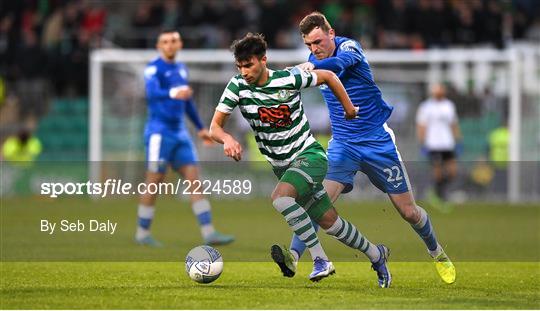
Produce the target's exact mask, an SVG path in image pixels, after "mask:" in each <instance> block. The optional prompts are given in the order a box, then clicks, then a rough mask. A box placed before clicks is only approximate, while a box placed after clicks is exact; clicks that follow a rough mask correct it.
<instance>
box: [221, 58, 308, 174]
mask: <svg viewBox="0 0 540 311" xmlns="http://www.w3.org/2000/svg"><path fill="white" fill-rule="evenodd" d="M268 73H269V78H268V81H267V82H266V83H265V84H264V85H263V86H256V85H249V84H248V83H247V82H246V81H245V80H244V79H243V78H242V76H241V75H237V76H235V77H233V78H231V80H230V81H229V83H228V84H227V87H226V88H225V91H224V92H223V95H222V96H221V99H220V100H219V104H218V106H217V108H216V110H218V111H221V112H223V113H227V114H230V113H231V112H232V111H233V110H234V108H235V107H236V106H238V107H239V108H240V112H241V113H242V116H244V118H245V119H246V120H247V121H248V123H249V125H250V126H251V128H252V129H253V131H254V132H255V140H256V141H257V146H258V147H259V150H260V151H261V153H262V154H263V155H264V156H265V157H266V159H267V160H268V161H269V162H270V164H272V165H273V166H277V167H280V166H286V165H288V164H289V163H290V162H291V161H292V160H293V159H294V158H296V156H297V155H298V154H300V153H301V152H302V151H303V150H305V149H306V148H307V147H308V146H309V145H311V144H313V143H314V142H315V141H316V140H315V138H314V137H313V135H312V134H311V130H310V128H309V122H308V120H307V118H306V115H305V114H304V108H303V106H302V102H301V100H300V90H301V89H302V88H307V87H311V86H315V85H316V84H317V75H316V74H315V73H314V72H310V71H304V70H301V69H299V68H296V67H295V68H292V69H290V70H276V71H274V70H270V69H268Z"/></svg>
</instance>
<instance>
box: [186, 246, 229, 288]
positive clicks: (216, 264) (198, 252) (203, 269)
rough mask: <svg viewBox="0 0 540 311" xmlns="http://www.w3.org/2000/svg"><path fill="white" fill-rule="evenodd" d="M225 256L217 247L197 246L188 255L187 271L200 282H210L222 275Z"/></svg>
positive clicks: (194, 279)
mask: <svg viewBox="0 0 540 311" xmlns="http://www.w3.org/2000/svg"><path fill="white" fill-rule="evenodd" d="M222 271H223V258H222V257H221V254H220V253H219V252H218V250H217V249H215V248H213V247H210V246H208V245H202V246H197V247H195V248H194V249H192V250H190V251H189V253H188V254H187V256H186V272H187V274H188V275H189V277H190V278H191V279H192V280H193V281H195V282H198V283H210V282H213V281H215V280H217V278H218V277H219V276H220V275H221V272H222Z"/></svg>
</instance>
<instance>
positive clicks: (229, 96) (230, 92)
mask: <svg viewBox="0 0 540 311" xmlns="http://www.w3.org/2000/svg"><path fill="white" fill-rule="evenodd" d="M239 94H240V88H239V87H238V80H237V79H236V78H234V77H233V78H232V79H231V80H230V81H229V83H228V84H227V86H226V87H225V90H224V91H223V94H222V95H221V98H220V99H219V103H218V105H217V107H216V110H217V111H220V112H223V113H226V114H230V113H232V111H233V110H234V108H235V107H236V106H237V105H238V101H239V99H240V96H239Z"/></svg>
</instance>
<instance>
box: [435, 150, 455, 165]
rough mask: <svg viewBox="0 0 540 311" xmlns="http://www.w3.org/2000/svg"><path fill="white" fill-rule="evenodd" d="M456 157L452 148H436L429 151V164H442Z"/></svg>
mask: <svg viewBox="0 0 540 311" xmlns="http://www.w3.org/2000/svg"><path fill="white" fill-rule="evenodd" d="M455 158H456V153H455V152H454V150H437V151H430V152H429V160H430V162H431V164H442V163H444V162H447V161H450V160H452V159H455Z"/></svg>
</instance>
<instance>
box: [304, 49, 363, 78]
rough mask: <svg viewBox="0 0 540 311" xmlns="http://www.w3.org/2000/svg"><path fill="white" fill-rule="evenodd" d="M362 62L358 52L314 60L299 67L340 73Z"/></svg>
mask: <svg viewBox="0 0 540 311" xmlns="http://www.w3.org/2000/svg"><path fill="white" fill-rule="evenodd" d="M361 60H362V57H361V55H360V54H358V53H356V52H354V53H353V52H347V53H338V54H337V55H336V56H331V57H328V58H325V59H321V60H316V59H313V60H311V61H309V62H305V63H302V64H299V65H297V67H299V68H301V69H303V70H315V69H323V70H330V71H332V72H335V73H338V72H341V71H343V70H345V69H347V68H348V67H352V66H354V65H355V64H356V63H357V62H359V61H361Z"/></svg>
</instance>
